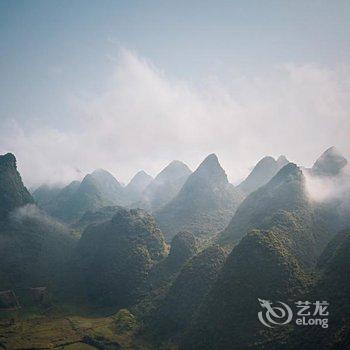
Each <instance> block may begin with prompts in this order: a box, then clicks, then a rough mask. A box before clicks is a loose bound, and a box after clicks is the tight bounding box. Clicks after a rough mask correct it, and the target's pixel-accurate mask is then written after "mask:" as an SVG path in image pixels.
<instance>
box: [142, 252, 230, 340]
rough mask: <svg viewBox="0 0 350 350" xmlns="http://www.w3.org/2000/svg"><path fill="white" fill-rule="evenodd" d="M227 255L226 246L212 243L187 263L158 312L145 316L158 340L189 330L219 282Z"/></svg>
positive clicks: (156, 308) (174, 337)
mask: <svg viewBox="0 0 350 350" xmlns="http://www.w3.org/2000/svg"><path fill="white" fill-rule="evenodd" d="M225 258H226V253H225V251H224V250H223V249H222V248H220V247H219V246H211V247H209V248H207V249H206V250H204V251H202V252H201V253H199V254H198V255H196V256H194V257H193V258H192V259H190V260H189V261H188V262H187V263H186V264H185V265H184V267H183V268H182V269H181V271H180V273H179V274H178V276H177V277H176V279H175V280H174V282H173V283H172V284H171V286H170V288H169V289H168V290H167V292H166V293H165V295H164V297H163V298H162V299H161V300H159V301H158V303H157V305H156V306H155V309H154V311H153V312H152V313H151V314H148V315H144V320H145V322H146V325H147V326H148V327H149V328H150V329H151V330H152V332H153V333H154V336H155V338H156V339H157V340H159V339H163V340H164V339H167V338H168V339H169V337H170V338H173V339H176V337H177V336H178V335H179V334H180V333H181V332H183V331H184V330H185V329H186V327H187V326H188V325H189V323H190V321H191V319H192V316H193V314H194V313H195V311H196V310H197V309H198V307H199V306H200V305H201V303H202V302H203V300H205V297H206V295H207V293H208V292H209V291H210V289H211V287H212V286H213V284H214V282H215V281H216V278H217V275H218V272H219V271H220V269H221V268H222V266H223V264H224V261H225Z"/></svg>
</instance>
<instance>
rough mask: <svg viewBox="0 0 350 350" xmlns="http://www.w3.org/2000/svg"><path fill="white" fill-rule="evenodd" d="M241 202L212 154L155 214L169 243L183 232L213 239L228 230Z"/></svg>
mask: <svg viewBox="0 0 350 350" xmlns="http://www.w3.org/2000/svg"><path fill="white" fill-rule="evenodd" d="M241 200H242V196H241V194H240V193H239V192H238V191H237V190H236V189H235V188H234V186H233V185H231V184H230V183H229V182H228V180H227V176H226V173H225V171H224V170H223V169H222V167H221V166H220V164H219V161H218V159H217V156H216V155H215V154H212V155H209V156H208V157H207V158H206V159H205V160H204V161H203V162H202V163H201V164H200V166H199V167H198V169H197V170H196V171H195V172H194V173H193V174H191V175H190V176H189V178H188V180H187V181H186V183H185V184H184V186H183V187H182V189H181V191H180V192H179V194H178V195H177V196H176V197H175V198H174V199H173V200H172V201H170V202H169V203H168V204H166V205H165V206H164V207H163V208H162V209H160V210H159V211H157V212H156V213H155V218H156V220H157V222H158V223H159V226H160V228H161V230H162V231H163V233H164V235H165V238H166V239H167V240H169V241H170V240H171V238H172V237H173V236H174V235H175V234H176V233H177V232H179V231H183V230H185V231H191V232H193V234H195V235H196V236H199V237H200V236H204V237H207V236H212V235H214V234H215V233H217V232H218V231H221V230H222V229H224V228H225V227H226V225H227V224H228V222H229V221H230V219H231V218H232V215H233V213H234V212H235V210H236V208H237V206H238V205H239V203H240V202H241Z"/></svg>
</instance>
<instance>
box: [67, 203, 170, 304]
mask: <svg viewBox="0 0 350 350" xmlns="http://www.w3.org/2000/svg"><path fill="white" fill-rule="evenodd" d="M165 254H166V249H165V242H164V238H163V235H162V233H161V231H160V230H159V229H158V227H157V225H156V223H155V221H154V219H153V217H152V216H151V215H150V214H148V213H146V212H145V211H143V210H141V209H130V210H129V209H124V208H120V210H118V211H117V213H116V214H115V215H114V216H113V218H112V219H111V220H109V221H106V222H103V223H99V224H95V225H90V226H88V227H87V229H86V230H85V231H84V233H83V235H82V237H81V238H80V240H79V243H78V246H77V249H76V254H75V259H74V261H73V265H72V266H73V269H74V271H75V273H76V276H77V277H76V281H77V282H78V283H77V285H78V288H79V290H80V292H81V293H85V294H86V295H87V298H88V300H89V301H90V302H91V303H93V304H100V305H101V304H102V305H113V306H115V307H125V306H128V305H129V304H130V303H131V302H132V301H135V298H136V297H137V295H138V293H139V288H140V286H141V285H142V284H143V283H144V281H145V279H146V278H147V275H148V273H149V271H150V270H151V268H152V267H153V266H154V265H155V264H156V263H157V262H158V261H160V260H162V259H163V258H164V256H165Z"/></svg>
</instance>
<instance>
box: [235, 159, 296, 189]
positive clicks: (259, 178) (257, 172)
mask: <svg viewBox="0 0 350 350" xmlns="http://www.w3.org/2000/svg"><path fill="white" fill-rule="evenodd" d="M288 163H289V161H288V160H287V158H286V157H285V156H280V157H279V158H278V159H277V160H275V159H274V158H272V157H264V158H262V159H261V160H260V161H259V162H258V163H257V164H256V165H255V167H254V168H253V170H252V171H251V173H250V174H249V175H248V177H247V178H246V179H245V180H244V181H242V182H241V183H240V184H239V185H238V186H237V189H239V190H240V191H242V192H244V193H245V194H247V195H248V194H250V193H252V192H254V191H256V190H257V189H258V188H259V187H261V186H263V185H265V184H267V183H268V182H269V181H270V180H271V179H272V178H273V177H274V176H275V175H276V174H277V173H278V171H279V170H281V169H282V168H283V167H284V166H285V165H287V164H288Z"/></svg>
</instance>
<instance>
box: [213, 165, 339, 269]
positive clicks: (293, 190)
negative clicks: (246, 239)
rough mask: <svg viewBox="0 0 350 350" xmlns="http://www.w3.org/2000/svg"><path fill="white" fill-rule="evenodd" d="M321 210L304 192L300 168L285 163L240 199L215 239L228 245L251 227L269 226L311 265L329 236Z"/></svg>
mask: <svg viewBox="0 0 350 350" xmlns="http://www.w3.org/2000/svg"><path fill="white" fill-rule="evenodd" d="M321 214H322V212H321V211H320V210H319V207H318V206H316V205H315V204H314V203H313V202H311V201H310V199H309V198H308V196H307V194H306V191H305V178H304V176H303V174H302V172H301V170H300V169H299V168H298V167H297V166H296V165H295V164H292V163H289V164H288V165H286V166H285V167H284V168H282V169H281V170H280V171H279V172H278V173H277V174H276V175H275V176H274V177H273V178H272V179H271V180H270V182H269V183H268V184H266V185H265V186H263V187H261V188H260V189H258V190H257V191H255V192H253V193H252V194H250V195H249V196H248V197H247V198H246V199H245V200H244V201H243V203H242V204H241V205H240V207H239V208H238V209H237V211H236V214H235V215H234V216H233V218H232V220H231V222H230V224H229V225H228V227H227V228H226V230H225V231H223V233H222V234H221V235H220V236H219V238H218V241H219V242H220V243H221V244H223V245H228V246H232V245H233V244H235V243H237V242H238V241H239V240H240V239H241V238H242V237H243V236H244V235H245V234H246V233H247V232H249V231H250V230H252V229H263V230H273V231H275V232H279V234H280V235H281V238H282V239H283V240H284V242H285V246H286V247H287V248H288V249H289V251H290V253H292V254H294V255H295V256H296V257H298V259H299V262H300V263H301V264H302V265H303V266H305V267H312V266H314V265H315V263H316V260H317V258H318V256H319V255H320V253H321V252H322V250H323V249H324V247H325V245H326V244H327V243H328V242H329V240H330V239H331V238H332V232H331V231H330V230H329V228H328V225H327V222H326V220H325V218H323V217H322V215H321Z"/></svg>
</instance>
